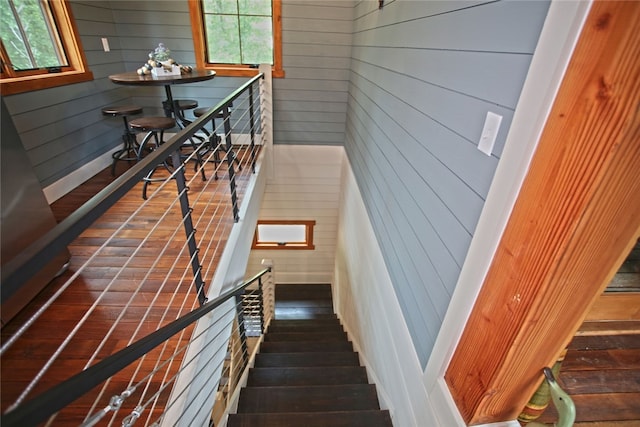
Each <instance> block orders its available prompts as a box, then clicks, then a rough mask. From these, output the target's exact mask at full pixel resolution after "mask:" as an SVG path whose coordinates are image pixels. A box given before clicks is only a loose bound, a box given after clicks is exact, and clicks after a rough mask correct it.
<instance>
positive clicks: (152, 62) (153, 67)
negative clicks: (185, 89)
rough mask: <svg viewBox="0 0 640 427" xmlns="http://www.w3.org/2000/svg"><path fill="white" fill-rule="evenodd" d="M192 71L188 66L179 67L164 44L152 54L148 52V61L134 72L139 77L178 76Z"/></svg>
mask: <svg viewBox="0 0 640 427" xmlns="http://www.w3.org/2000/svg"><path fill="white" fill-rule="evenodd" d="M191 71H193V68H192V67H191V66H189V65H180V64H178V63H177V62H176V61H175V60H174V59H173V58H171V51H170V50H169V49H167V48H166V47H165V45H164V43H159V44H158V47H156V48H155V50H154V51H153V52H149V60H148V61H147V62H146V63H145V64H143V65H142V67H140V68H138V69H137V70H136V72H137V73H138V74H139V75H141V76H144V75H147V74H151V75H153V76H179V75H180V74H187V73H190V72H191Z"/></svg>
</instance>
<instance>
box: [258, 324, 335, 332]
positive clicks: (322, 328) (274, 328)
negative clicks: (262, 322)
mask: <svg viewBox="0 0 640 427" xmlns="http://www.w3.org/2000/svg"><path fill="white" fill-rule="evenodd" d="M332 331H336V332H343V331H344V329H342V325H313V324H309V325H307V326H285V325H273V324H271V325H269V329H268V331H267V332H268V333H272V332H273V333H276V332H332Z"/></svg>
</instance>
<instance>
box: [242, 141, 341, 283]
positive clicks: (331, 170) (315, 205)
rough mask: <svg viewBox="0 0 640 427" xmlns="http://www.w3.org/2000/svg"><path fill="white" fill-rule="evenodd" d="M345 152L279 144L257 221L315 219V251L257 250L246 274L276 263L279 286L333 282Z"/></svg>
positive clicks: (254, 251) (332, 148)
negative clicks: (266, 262)
mask: <svg viewBox="0 0 640 427" xmlns="http://www.w3.org/2000/svg"><path fill="white" fill-rule="evenodd" d="M343 157H344V154H343V148H342V147H339V146H317V145H316V146H308V145H285V144H279V145H274V151H273V173H272V174H271V175H272V176H271V177H269V178H268V179H267V184H266V188H265V193H264V198H263V201H262V207H261V209H260V213H259V216H258V219H299V220H315V221H316V225H315V227H314V237H313V241H314V244H315V249H314V250H255V249H254V250H252V251H251V255H250V257H249V262H248V266H247V275H249V276H252V275H254V274H256V273H257V272H259V271H260V270H262V269H263V268H264V267H263V266H262V264H261V261H262V259H272V260H273V261H274V266H275V279H276V282H277V283H330V282H331V278H332V274H333V265H334V260H335V247H336V235H337V223H338V207H339V198H340V179H341V166H342V160H343Z"/></svg>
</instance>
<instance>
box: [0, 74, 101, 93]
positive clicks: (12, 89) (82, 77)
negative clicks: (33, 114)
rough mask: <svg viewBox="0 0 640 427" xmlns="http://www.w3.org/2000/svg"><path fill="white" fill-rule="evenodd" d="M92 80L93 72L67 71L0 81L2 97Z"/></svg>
mask: <svg viewBox="0 0 640 427" xmlns="http://www.w3.org/2000/svg"><path fill="white" fill-rule="evenodd" d="M91 80H93V73H92V72H91V71H66V72H62V73H55V74H37V75H34V76H28V77H11V78H3V79H1V80H0V93H1V94H2V96H6V95H15V94H18V93H24V92H31V91H34V90H40V89H48V88H52V87H57V86H64V85H68V84H73V83H81V82H88V81H91Z"/></svg>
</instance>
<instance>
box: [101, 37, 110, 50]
mask: <svg viewBox="0 0 640 427" xmlns="http://www.w3.org/2000/svg"><path fill="white" fill-rule="evenodd" d="M102 48H103V49H104V51H105V52H109V51H111V49H110V48H109V40H108V39H107V38H106V37H103V38H102Z"/></svg>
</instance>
